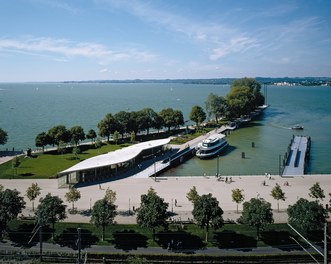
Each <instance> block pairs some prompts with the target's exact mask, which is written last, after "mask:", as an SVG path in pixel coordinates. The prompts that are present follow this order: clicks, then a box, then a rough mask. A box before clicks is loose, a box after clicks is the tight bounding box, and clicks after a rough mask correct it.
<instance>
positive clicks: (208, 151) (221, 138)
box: [196, 134, 229, 159]
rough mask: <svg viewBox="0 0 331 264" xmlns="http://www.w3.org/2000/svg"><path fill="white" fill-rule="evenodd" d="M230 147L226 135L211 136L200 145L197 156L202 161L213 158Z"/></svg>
mask: <svg viewBox="0 0 331 264" xmlns="http://www.w3.org/2000/svg"><path fill="white" fill-rule="evenodd" d="M228 145H229V144H228V142H227V141H226V140H225V135H223V134H214V135H211V136H210V137H208V138H207V139H204V140H203V141H202V142H201V143H200V144H199V145H198V150H197V152H196V156H197V157H199V158H200V159H208V158H212V157H214V156H216V155H217V154H219V153H220V152H221V151H222V150H224V149H225V148H226V147H227V146H228Z"/></svg>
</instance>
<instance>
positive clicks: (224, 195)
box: [0, 174, 331, 224]
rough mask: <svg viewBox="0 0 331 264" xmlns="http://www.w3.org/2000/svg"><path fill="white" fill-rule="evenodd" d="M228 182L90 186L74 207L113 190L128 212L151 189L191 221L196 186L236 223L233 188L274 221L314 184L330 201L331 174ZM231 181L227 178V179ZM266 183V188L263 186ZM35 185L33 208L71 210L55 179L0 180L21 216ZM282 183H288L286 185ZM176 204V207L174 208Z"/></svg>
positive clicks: (126, 219) (138, 181)
mask: <svg viewBox="0 0 331 264" xmlns="http://www.w3.org/2000/svg"><path fill="white" fill-rule="evenodd" d="M231 178H232V182H231V183H225V182H224V181H218V180H217V179H216V178H215V176H206V177H204V176H201V177H162V178H157V181H154V178H125V179H121V180H116V181H110V182H107V183H103V184H102V185H101V189H99V185H98V184H96V185H91V186H87V187H82V188H79V190H80V192H81V199H80V200H79V201H78V202H76V203H75V207H77V209H78V210H87V209H90V206H93V204H94V202H95V201H97V200H99V199H101V198H103V196H104V194H105V190H106V189H107V188H108V187H109V188H110V189H111V190H113V191H116V194H117V201H116V205H117V206H118V210H119V211H128V210H129V208H130V210H132V209H133V207H135V208H138V207H139V206H140V196H141V194H145V193H147V190H148V189H149V188H150V187H152V188H154V189H155V190H156V192H157V194H158V195H159V196H160V197H162V198H164V200H165V201H166V202H167V203H169V211H173V212H174V213H176V214H177V215H176V216H175V219H178V220H179V219H180V220H187V219H188V218H190V219H191V218H192V214H191V211H192V209H193V207H192V204H191V203H190V202H189V201H188V200H187V198H186V193H187V192H188V191H189V190H190V189H191V188H192V187H193V186H196V188H197V190H198V193H199V194H200V195H202V194H208V193H212V195H213V196H215V197H216V198H217V199H218V201H219V203H220V206H221V208H222V209H223V210H224V215H223V218H224V219H225V220H227V219H229V220H230V219H231V220H236V219H238V217H239V216H240V213H239V214H237V213H236V203H234V202H233V201H232V197H231V193H232V192H231V190H233V189H235V188H239V189H242V190H243V192H244V195H245V201H248V200H250V199H251V198H253V197H255V198H256V197H259V198H263V199H265V200H266V201H268V202H270V203H271V205H272V208H273V209H274V218H275V222H278V223H279V222H286V221H287V214H286V209H287V207H288V205H291V204H294V203H295V202H296V201H297V199H299V198H301V197H302V198H306V199H309V200H312V199H311V198H310V197H309V195H308V193H309V188H310V187H311V186H312V185H313V184H314V183H316V182H319V183H320V185H321V188H322V189H323V190H324V193H325V195H326V198H325V199H324V201H322V204H323V205H325V204H327V203H328V202H329V200H330V197H329V195H328V194H329V193H331V175H330V174H328V175H302V176H296V177H294V178H282V177H280V176H275V175H271V179H269V178H266V177H265V176H264V175H261V176H232V177H231ZM228 179H230V177H228ZM264 181H265V183H266V185H265V186H264V185H263V182H264ZM35 182H37V183H38V185H39V186H40V187H41V188H42V190H41V195H40V196H39V197H38V198H37V201H35V207H36V206H37V205H38V201H39V198H40V197H44V196H45V195H46V194H47V193H51V194H52V195H58V196H59V197H60V198H62V199H63V201H64V202H65V203H66V204H67V205H68V208H71V206H72V205H71V204H69V203H67V202H66V201H65V197H64V195H65V193H66V192H68V189H58V187H57V180H49V179H45V180H37V179H35V180H15V179H13V180H0V184H2V185H3V186H4V187H5V188H9V189H17V190H18V191H20V192H21V195H22V196H23V195H24V199H25V201H26V209H24V211H23V214H24V215H29V214H31V215H33V212H32V203H31V202H30V201H29V200H28V199H27V197H26V196H25V193H26V189H27V188H28V187H29V186H31V184H32V183H35ZM285 182H288V184H289V186H285ZM276 183H278V184H279V185H280V186H281V188H282V189H283V191H284V192H285V195H286V200H285V201H280V202H279V207H280V210H281V212H280V213H277V212H276V209H277V201H276V200H274V199H273V198H272V196H271V195H270V193H271V189H272V188H273V187H274V186H275V185H276ZM176 201H177V206H176V205H175V203H176ZM241 210H242V204H240V205H239V211H241ZM89 220H90V218H89V217H88V216H83V215H80V214H77V215H70V214H68V218H67V219H66V220H65V221H67V222H89ZM116 221H117V222H118V223H123V224H129V223H135V222H136V219H135V216H123V215H119V216H117V217H116Z"/></svg>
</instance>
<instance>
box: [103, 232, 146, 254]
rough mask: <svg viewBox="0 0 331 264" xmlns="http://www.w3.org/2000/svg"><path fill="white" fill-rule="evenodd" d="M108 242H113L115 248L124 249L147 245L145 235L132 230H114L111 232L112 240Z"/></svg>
mask: <svg viewBox="0 0 331 264" xmlns="http://www.w3.org/2000/svg"><path fill="white" fill-rule="evenodd" d="M110 242H111V243H112V244H114V246H115V248H118V249H123V250H125V251H129V250H133V249H137V248H138V247H139V248H140V247H144V248H146V247H147V237H146V236H144V235H142V234H139V233H137V232H136V231H134V230H123V231H116V232H115V233H113V240H112V241H110Z"/></svg>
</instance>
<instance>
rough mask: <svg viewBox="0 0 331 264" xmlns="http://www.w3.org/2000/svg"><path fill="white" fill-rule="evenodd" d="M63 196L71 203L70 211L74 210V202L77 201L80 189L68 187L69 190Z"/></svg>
mask: <svg viewBox="0 0 331 264" xmlns="http://www.w3.org/2000/svg"><path fill="white" fill-rule="evenodd" d="M64 196H65V198H66V200H67V202H69V203H72V211H74V210H75V202H77V201H78V200H79V199H80V197H81V196H80V191H79V190H77V189H76V188H70V190H69V192H67V193H66V194H65V195H64Z"/></svg>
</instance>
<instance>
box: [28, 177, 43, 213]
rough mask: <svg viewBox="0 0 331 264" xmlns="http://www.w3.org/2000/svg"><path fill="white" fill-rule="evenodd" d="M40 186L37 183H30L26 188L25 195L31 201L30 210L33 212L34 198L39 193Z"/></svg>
mask: <svg viewBox="0 0 331 264" xmlns="http://www.w3.org/2000/svg"><path fill="white" fill-rule="evenodd" d="M40 191H41V188H40V187H39V186H38V183H32V185H31V186H30V187H28V189H27V190H26V197H28V199H29V200H30V201H32V211H33V212H34V200H35V199H36V198H37V197H38V196H39V195H40Z"/></svg>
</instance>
